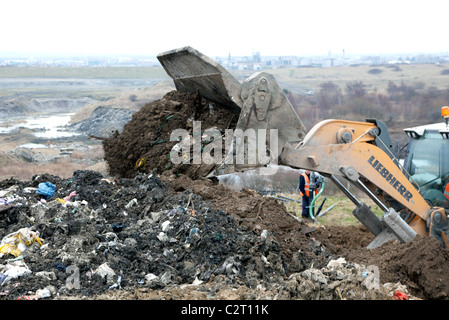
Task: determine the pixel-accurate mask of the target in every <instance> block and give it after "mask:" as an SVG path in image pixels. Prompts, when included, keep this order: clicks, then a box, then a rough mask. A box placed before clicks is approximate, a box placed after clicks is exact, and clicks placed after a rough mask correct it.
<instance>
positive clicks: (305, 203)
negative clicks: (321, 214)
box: [302, 196, 315, 218]
mask: <svg viewBox="0 0 449 320" xmlns="http://www.w3.org/2000/svg"><path fill="white" fill-rule="evenodd" d="M312 199H313V198H312V197H310V196H309V197H307V196H303V197H302V217H303V218H310V204H311V203H312ZM312 215H313V216H315V208H312Z"/></svg>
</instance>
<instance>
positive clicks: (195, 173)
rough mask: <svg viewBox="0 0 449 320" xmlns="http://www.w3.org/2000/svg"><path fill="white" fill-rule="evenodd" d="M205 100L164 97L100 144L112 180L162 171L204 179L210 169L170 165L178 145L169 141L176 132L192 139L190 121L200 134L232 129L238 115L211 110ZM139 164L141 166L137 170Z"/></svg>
mask: <svg viewBox="0 0 449 320" xmlns="http://www.w3.org/2000/svg"><path fill="white" fill-rule="evenodd" d="M214 106H215V104H214V103H212V102H210V101H207V100H206V99H204V98H202V97H200V96H197V95H194V94H190V93H183V92H178V91H171V92H169V93H167V94H166V95H165V96H164V97H163V98H162V99H159V100H155V101H153V102H150V103H147V104H146V105H144V106H143V107H142V108H141V109H140V110H139V111H137V112H135V113H134V114H133V116H132V119H131V121H129V122H128V123H127V124H126V125H125V126H124V128H123V131H122V132H121V133H120V134H119V133H118V132H117V133H116V134H115V135H112V136H111V137H109V138H108V139H106V140H105V141H104V142H103V147H104V152H105V160H106V161H107V162H108V164H109V168H110V173H111V174H112V175H114V176H119V177H126V178H132V177H134V176H135V175H136V174H137V173H138V172H147V173H148V172H152V171H153V170H154V169H155V170H156V171H157V173H159V174H160V173H163V172H165V171H170V172H175V173H176V174H184V175H187V176H189V177H191V178H194V179H198V178H203V177H205V176H206V175H207V174H208V173H209V172H210V171H211V169H212V168H213V165H204V164H201V165H199V164H198V165H197V164H192V162H191V161H190V162H189V161H187V162H186V163H185V164H179V165H175V164H173V163H172V161H170V157H169V155H170V150H171V149H172V148H173V146H174V145H175V144H176V143H178V141H170V135H171V133H172V132H173V131H174V130H176V129H185V130H188V131H189V133H190V135H191V136H192V135H193V121H200V122H201V131H204V130H207V129H209V128H217V129H219V130H224V129H228V128H234V127H235V125H236V123H237V120H238V115H237V114H234V113H231V112H230V111H228V110H226V109H224V108H219V107H214ZM140 160H143V162H142V165H141V166H138V163H139V162H140Z"/></svg>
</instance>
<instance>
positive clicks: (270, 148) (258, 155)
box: [157, 47, 306, 176]
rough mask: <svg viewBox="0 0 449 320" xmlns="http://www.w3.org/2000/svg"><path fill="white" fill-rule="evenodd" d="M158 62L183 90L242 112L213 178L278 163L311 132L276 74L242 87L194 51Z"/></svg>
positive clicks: (176, 53) (180, 52)
mask: <svg viewBox="0 0 449 320" xmlns="http://www.w3.org/2000/svg"><path fill="white" fill-rule="evenodd" d="M157 58H158V60H159V62H160V63H161V65H162V66H163V68H164V69H165V71H166V72H167V74H168V75H169V76H170V77H171V78H172V79H173V81H174V84H175V87H176V89H177V90H178V91H184V92H191V93H199V94H200V95H201V96H203V97H205V98H206V99H208V100H210V101H212V102H215V103H216V104H217V105H218V106H220V107H223V108H227V109H229V110H231V111H232V112H236V113H240V115H239V120H238V122H237V125H236V128H234V131H233V138H232V141H233V143H232V144H230V146H231V147H230V148H229V150H227V151H226V152H227V153H226V155H225V158H224V159H223V161H222V162H221V164H219V165H217V166H216V168H215V169H214V171H213V172H212V173H211V174H210V176H217V175H222V174H228V173H232V172H235V171H244V170H249V169H255V168H259V167H261V166H266V165H269V164H277V160H278V157H279V155H280V154H281V152H282V148H283V146H284V144H285V143H287V142H293V143H299V142H300V141H302V140H303V138H304V136H305V134H306V128H305V126H304V124H303V123H302V121H301V119H300V118H299V116H298V114H297V112H296V110H295V109H294V108H293V106H292V105H291V104H290V102H289V100H288V98H287V97H286V95H285V93H284V91H283V90H282V89H281V88H280V87H279V84H278V83H277V81H276V79H275V78H274V77H273V76H272V75H270V74H267V73H264V72H258V73H255V74H253V75H252V76H251V77H249V78H248V79H246V80H245V81H244V82H243V83H240V82H239V81H238V80H237V79H236V78H234V77H233V76H232V75H231V74H230V73H229V72H228V71H227V70H226V69H225V68H223V67H222V66H221V65H220V64H219V63H217V62H215V61H214V60H212V59H210V58H208V57H207V56H205V55H203V54H202V53H200V52H198V51H197V50H195V49H193V48H191V47H183V48H180V49H175V50H170V51H167V52H163V53H161V54H159V55H158V56H157ZM269 172H271V171H267V172H266V174H269Z"/></svg>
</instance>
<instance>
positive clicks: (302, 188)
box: [299, 170, 319, 219]
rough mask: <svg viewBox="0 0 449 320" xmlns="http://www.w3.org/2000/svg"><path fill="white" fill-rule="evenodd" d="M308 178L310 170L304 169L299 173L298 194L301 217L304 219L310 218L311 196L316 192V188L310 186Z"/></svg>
mask: <svg viewBox="0 0 449 320" xmlns="http://www.w3.org/2000/svg"><path fill="white" fill-rule="evenodd" d="M310 180H311V172H310V170H305V172H303V173H301V174H300V175H299V194H300V195H301V197H302V217H303V218H305V219H307V218H310V215H309V211H310V203H311V202H312V200H313V197H314V196H316V195H317V194H318V188H317V187H315V188H312V187H311V181H310ZM318 185H319V184H318ZM310 191H312V192H310Z"/></svg>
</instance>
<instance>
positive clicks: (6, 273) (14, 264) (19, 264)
mask: <svg viewBox="0 0 449 320" xmlns="http://www.w3.org/2000/svg"><path fill="white" fill-rule="evenodd" d="M0 274H1V275H2V277H1V278H2V279H3V280H2V282H1V284H2V285H4V284H5V283H8V282H9V281H10V280H11V279H16V278H18V277H22V276H26V275H29V274H31V270H30V269H29V268H28V266H27V265H26V264H25V262H24V261H23V260H16V261H9V262H8V263H7V264H6V265H1V266H0Z"/></svg>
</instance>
